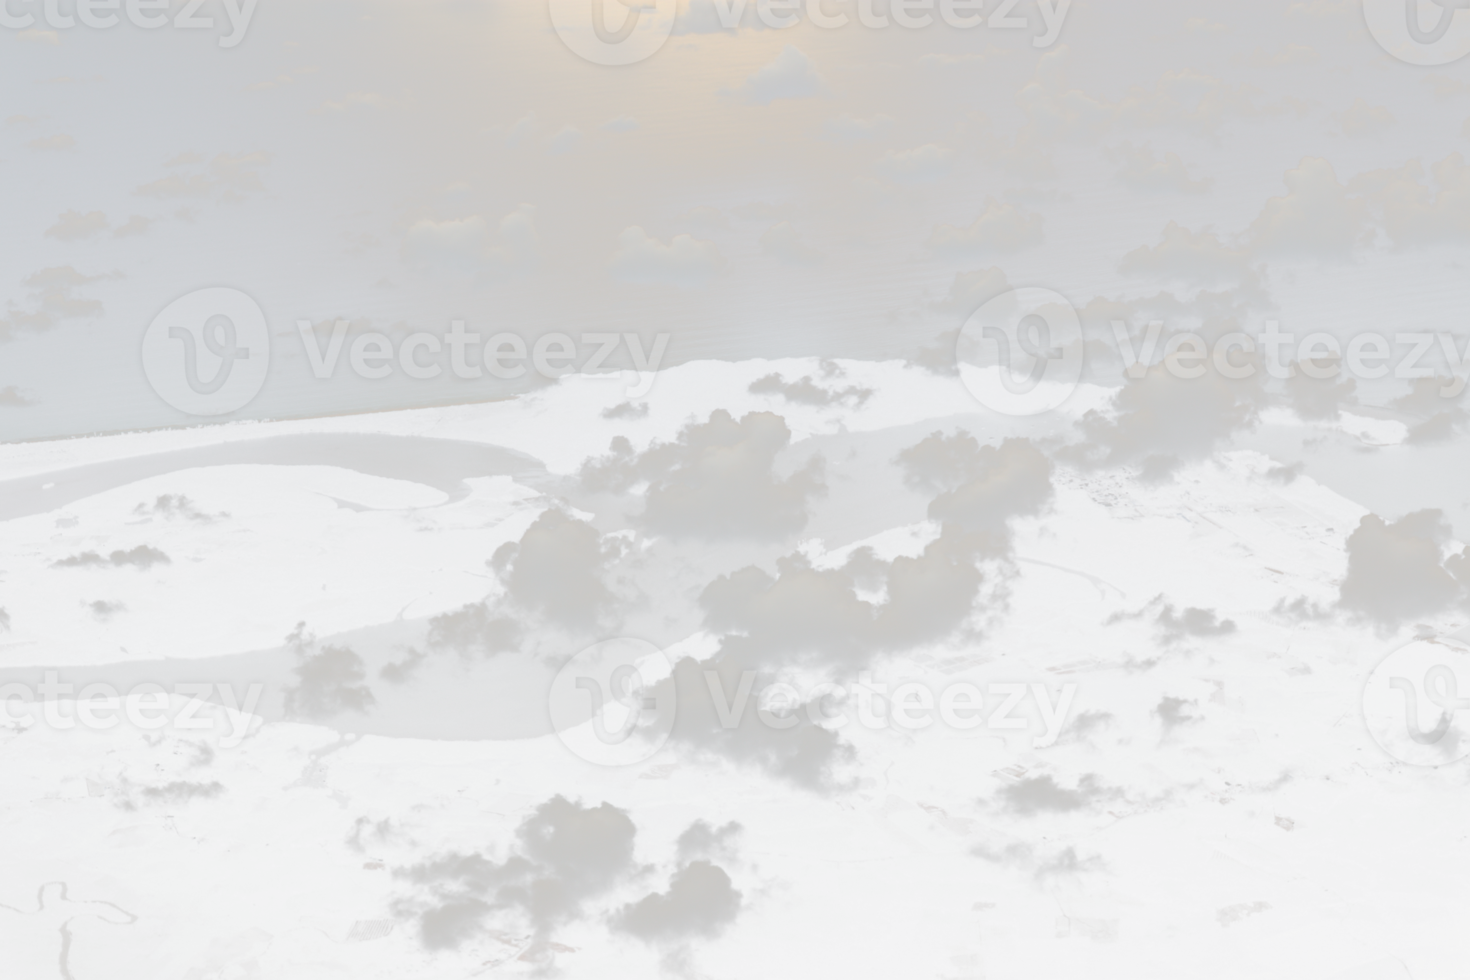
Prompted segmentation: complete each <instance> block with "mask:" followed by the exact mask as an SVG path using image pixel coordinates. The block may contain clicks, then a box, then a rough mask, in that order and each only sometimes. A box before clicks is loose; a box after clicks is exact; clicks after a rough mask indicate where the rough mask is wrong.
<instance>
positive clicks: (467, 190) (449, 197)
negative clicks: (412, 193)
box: [415, 170, 485, 204]
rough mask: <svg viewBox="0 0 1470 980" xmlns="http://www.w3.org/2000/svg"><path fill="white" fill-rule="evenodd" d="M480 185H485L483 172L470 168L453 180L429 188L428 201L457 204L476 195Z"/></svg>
mask: <svg viewBox="0 0 1470 980" xmlns="http://www.w3.org/2000/svg"><path fill="white" fill-rule="evenodd" d="M482 187H485V175H484V173H481V172H479V170H470V172H469V173H466V175H465V176H457V178H454V179H453V181H445V182H444V184H438V185H435V187H431V188H429V194H428V198H429V203H432V204H457V203H460V201H466V200H469V198H472V197H476V195H478V194H479V191H481V188H482ZM415 203H417V201H415Z"/></svg>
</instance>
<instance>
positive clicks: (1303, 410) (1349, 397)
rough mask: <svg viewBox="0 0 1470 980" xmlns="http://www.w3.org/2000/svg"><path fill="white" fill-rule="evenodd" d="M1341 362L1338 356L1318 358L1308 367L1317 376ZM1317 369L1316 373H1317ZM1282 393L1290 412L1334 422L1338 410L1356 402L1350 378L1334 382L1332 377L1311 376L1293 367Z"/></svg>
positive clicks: (1355, 391)
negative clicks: (1284, 395) (1314, 371)
mask: <svg viewBox="0 0 1470 980" xmlns="http://www.w3.org/2000/svg"><path fill="white" fill-rule="evenodd" d="M1341 363H1342V358H1341V357H1335V356H1334V357H1330V358H1322V359H1320V360H1319V361H1317V362H1314V363H1313V364H1312V368H1313V370H1316V371H1317V372H1318V373H1322V372H1325V371H1330V370H1333V369H1334V368H1336V367H1337V366H1339V365H1340V364H1341ZM1319 369H1320V370H1319ZM1284 387H1285V391H1286V397H1287V399H1288V401H1289V402H1290V403H1291V407H1292V409H1293V410H1294V411H1295V412H1296V413H1297V414H1298V415H1300V416H1301V417H1302V418H1304V419H1335V418H1337V417H1338V415H1339V414H1341V412H1342V409H1343V408H1344V407H1346V406H1348V405H1352V404H1353V403H1354V402H1356V401H1357V398H1356V394H1357V389H1358V383H1357V382H1356V381H1355V380H1353V379H1352V378H1343V379H1342V380H1340V381H1339V380H1338V379H1337V377H1336V375H1335V374H1334V375H1332V376H1329V377H1325V378H1318V377H1313V376H1311V375H1310V374H1308V373H1307V372H1306V371H1303V370H1302V369H1301V365H1293V366H1292V371H1291V376H1290V377H1289V378H1287V379H1286V382H1285V385H1284Z"/></svg>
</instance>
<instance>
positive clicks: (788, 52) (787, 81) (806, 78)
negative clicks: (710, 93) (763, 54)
mask: <svg viewBox="0 0 1470 980" xmlns="http://www.w3.org/2000/svg"><path fill="white" fill-rule="evenodd" d="M825 88H826V86H825V85H824V84H823V82H822V77H821V76H820V75H818V74H817V66H816V65H814V64H813V63H812V60H811V59H810V58H808V57H807V56H806V55H805V54H803V53H802V52H801V49H799V48H797V47H796V46H795V45H791V44H788V45H787V46H786V47H785V48H783V49H782V50H781V53H780V54H778V55H777V56H776V60H775V61H773V62H771V63H770V64H769V65H765V66H764V67H762V68H758V69H756V71H755V72H754V73H753V74H751V76H750V77H749V78H747V79H746V80H745V82H744V83H743V84H741V86H740V88H739V89H738V90H737V94H739V95H740V96H741V97H742V98H744V99H745V100H746V101H747V102H752V103H754V104H755V105H770V104H771V103H772V102H775V101H776V100H777V99H805V98H810V97H812V96H814V95H820V94H821V93H822V91H823V90H824V89H825Z"/></svg>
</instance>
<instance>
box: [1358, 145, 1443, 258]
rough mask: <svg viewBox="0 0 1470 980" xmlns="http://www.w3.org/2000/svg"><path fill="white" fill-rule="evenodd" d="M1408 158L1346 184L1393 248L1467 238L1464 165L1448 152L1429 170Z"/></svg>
mask: <svg viewBox="0 0 1470 980" xmlns="http://www.w3.org/2000/svg"><path fill="white" fill-rule="evenodd" d="M1429 176H1430V177H1432V178H1433V184H1432V185H1431V183H1430V182H1429V181H1428V180H1426V179H1425V173H1424V168H1423V166H1422V165H1421V164H1420V163H1419V161H1417V160H1411V161H1409V162H1408V163H1406V164H1404V165H1403V166H1402V167H1399V168H1398V169H1396V170H1373V171H1369V172H1368V173H1365V174H1359V175H1358V176H1357V177H1354V178H1353V179H1352V181H1351V182H1350V185H1349V186H1350V187H1351V188H1352V190H1353V191H1355V192H1357V193H1360V194H1362V195H1363V196H1364V198H1365V199H1366V200H1367V202H1368V203H1369V205H1370V206H1371V207H1372V209H1373V211H1374V213H1375V215H1376V216H1377V217H1378V218H1379V220H1381V221H1382V222H1383V227H1384V230H1385V231H1387V232H1388V237H1389V238H1391V239H1392V240H1393V242H1394V244H1396V245H1399V246H1415V245H1431V244H1436V243H1441V242H1464V241H1466V240H1470V165H1467V164H1466V163H1465V158H1464V157H1463V156H1461V155H1460V154H1459V153H1451V154H1450V155H1449V156H1447V157H1445V158H1444V159H1443V160H1440V161H1438V162H1437V163H1435V164H1433V165H1431V166H1430V168H1429Z"/></svg>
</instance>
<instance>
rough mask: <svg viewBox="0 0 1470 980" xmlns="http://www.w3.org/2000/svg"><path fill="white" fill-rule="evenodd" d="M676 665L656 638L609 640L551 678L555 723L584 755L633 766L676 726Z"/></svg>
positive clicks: (565, 742)
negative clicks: (672, 680) (670, 678)
mask: <svg viewBox="0 0 1470 980" xmlns="http://www.w3.org/2000/svg"><path fill="white" fill-rule="evenodd" d="M672 673H673V665H672V664H670V663H669V659H668V658H667V657H665V656H664V655H663V651H661V650H659V648H658V647H656V646H654V645H653V644H652V643H648V642H646V641H644V640H636V639H631V638H628V637H619V638H617V639H613V640H604V641H603V642H601V643H597V644H594V645H593V646H590V647H588V648H587V649H585V650H583V651H582V652H581V653H579V654H577V655H576V656H575V657H573V658H572V659H571V660H570V661H568V662H567V665H566V666H565V667H563V668H562V669H561V670H560V671H559V672H558V673H557V675H556V679H555V680H553V681H552V682H551V699H550V708H551V723H552V726H553V727H554V728H555V729H556V735H557V738H560V739H561V741H562V744H563V745H565V746H566V747H567V748H569V749H571V750H572V753H573V754H575V755H576V756H577V757H578V758H580V759H583V760H585V761H587V762H591V763H593V764H595V765H599V766H631V765H634V764H636V763H639V762H643V761H644V760H646V759H649V758H652V756H653V755H654V753H656V752H658V750H659V749H661V748H663V745H664V743H665V742H667V741H668V740H669V733H670V732H672V731H673V729H674V709H675V700H676V696H675V694H674V685H673V684H660V683H659V681H661V680H663V679H665V678H667V677H668V676H669V675H670V674H672Z"/></svg>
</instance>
